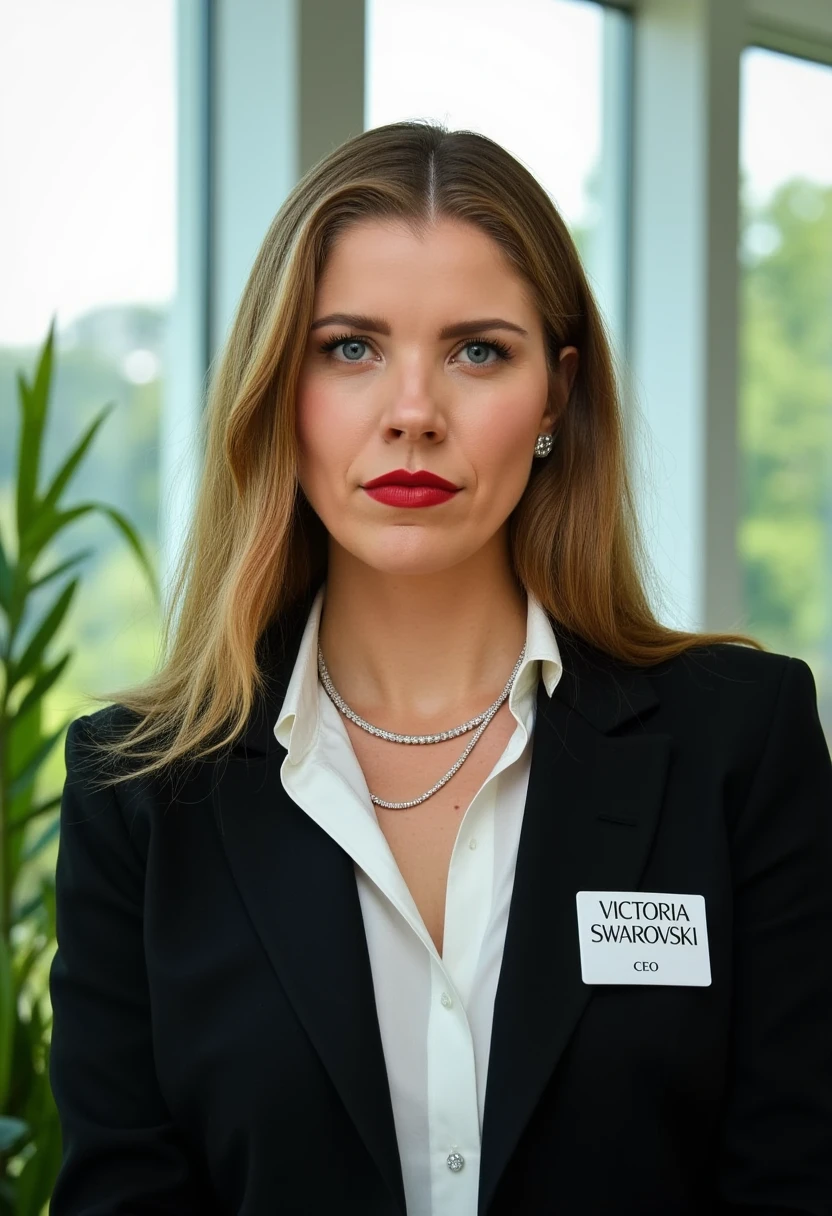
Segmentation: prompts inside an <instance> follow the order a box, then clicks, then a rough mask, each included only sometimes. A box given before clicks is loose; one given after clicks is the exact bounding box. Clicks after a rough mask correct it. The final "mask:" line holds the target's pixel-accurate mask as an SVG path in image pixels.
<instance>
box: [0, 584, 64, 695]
mask: <svg viewBox="0 0 832 1216" xmlns="http://www.w3.org/2000/svg"><path fill="white" fill-rule="evenodd" d="M78 581H79V580H78V579H77V578H74V579H73V580H72V582H70V583H67V585H66V586H65V587H64V589H63V591H62V592H61V594H60V595H59V596H58V598H57V600H56V601H55V603H54V604H53V605H52V607H51V608H50V609H49V612H48V613H47V614H46V617H45V618H44V620H43V622H42V623H41V625H40V627H39V628H38V629H37V630H36V631H35V634H34V636H33V637H32V639H31V641H30V642H29V644H28V645H27V647H26V649H25V650H24V652H23V654H22V655H21V656H20V659H18V660H14V659H13V660H12V662H11V663H10V664H9V668H10V670H9V688H11V687H12V686H13V685H15V684H17V683H18V682H19V681H20V680H22V679H24V678H25V677H26V676H28V675H30V674H31V673H32V672H33V671H34V669H35V668H36V667H37V665H38V663H39V662H40V661H41V656H42V655H43V652H44V650H45V649H46V647H47V646H48V645H49V643H50V642H51V641H52V638H53V637H54V636H55V634H56V632H57V631H58V629H59V628H60V627H61V624H62V623H63V619H64V617H65V616H66V614H67V612H68V610H69V606H70V604H71V603H72V598H73V596H74V595H75V592H76V591H77V589H78Z"/></svg>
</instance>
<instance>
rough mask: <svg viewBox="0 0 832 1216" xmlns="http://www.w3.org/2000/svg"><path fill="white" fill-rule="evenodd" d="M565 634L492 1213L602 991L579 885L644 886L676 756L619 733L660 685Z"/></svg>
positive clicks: (506, 1035)
mask: <svg viewBox="0 0 832 1216" xmlns="http://www.w3.org/2000/svg"><path fill="white" fill-rule="evenodd" d="M555 627H556V628H557V626H555ZM563 639H564V635H563V634H562V633H561V631H560V629H558V641H559V643H561V652H562V658H563V664H564V673H563V675H562V677H561V680H560V682H559V683H558V686H557V688H556V689H555V692H554V694H553V696H552V697H551V698H549V697H548V696H547V695H546V690H545V688H544V686H543V684H542V682H541V684H540V685H539V687H538V700H537V710H538V712H537V717H536V720H535V729H534V733H533V736H532V762H531V771H530V776H529V787H528V794H527V800H526V808H525V813H524V819H523V827H522V831H521V837H520V843H519V848H518V856H517V869H516V876H515V883H514V892H513V896H512V903H511V909H510V914H509V922H508V929H507V933H506V940H505V948H504V954H503V963H502V968H501V972H500V979H499V984H498V988H497V995H496V1000H495V1006H494V1021H493V1029H492V1037H491V1051H490V1057H489V1067H488V1081H487V1087H486V1099H485V1113H484V1119H483V1138H482V1155H481V1168H480V1197H479V1211H480V1213H485V1212H486V1211H487V1210H488V1206H489V1204H490V1202H491V1199H492V1197H493V1195H494V1192H495V1190H496V1187H497V1185H498V1183H499V1180H500V1176H501V1175H502V1173H503V1170H504V1169H505V1166H506V1164H507V1162H508V1160H509V1158H510V1156H511V1154H512V1152H513V1151H514V1149H515V1147H516V1145H517V1143H518V1141H519V1139H520V1136H521V1134H522V1132H523V1129H524V1127H525V1125H526V1123H527V1122H528V1119H529V1117H530V1116H531V1114H532V1111H533V1110H534V1107H535V1105H536V1104H537V1102H538V1100H539V1098H540V1096H541V1094H542V1092H543V1089H544V1088H545V1086H546V1085H547V1083H548V1082H549V1080H550V1078H551V1076H552V1074H553V1072H554V1070H555V1068H556V1066H557V1063H558V1060H559V1059H560V1057H561V1055H562V1053H563V1051H564V1049H565V1047H566V1045H567V1043H568V1041H569V1038H570V1036H571V1034H572V1032H573V1031H574V1029H575V1027H576V1025H577V1023H578V1020H579V1018H580V1017H581V1014H582V1013H583V1011H584V1008H585V1007H586V1004H587V1002H588V1001H589V999H590V997H591V995H592V992H593V988H592V986H591V985H587V984H584V982H583V980H582V978H581V964H580V950H579V945H578V929H577V913H576V906H575V893H576V892H577V891H581V890H638V889H639V884H640V881H641V876H642V873H643V871H644V868H645V865H646V863H647V857H648V853H649V850H650V845H651V842H652V840H653V836H654V833H655V830H656V826H657V823H658V818H659V811H660V807H661V801H662V796H663V792H664V786H665V780H666V775H667V767H668V761H669V757H670V736H669V735H666V734H649V733H647V731H646V730H642V732H641V733H638V734H634V733H631V734H629V735H622V736H618V737H612V738H611V737H610V736H609V735H608V734H607V732H608V731H611V730H613V729H614V728H615V727H618V726H621V725H623V724H624V723H626V722H628V721H630V720H631V719H633V718H640V717H641V715H643V714H645V715H646V714H648V713H649V711H650V710H651V709H652V708H653V707H654V706H655V705H656V704H657V703H658V701H657V697H656V695H655V692H654V689H653V686H652V684H651V683H650V681H649V680H648V679H647V678H646V677H645V676H643V675H642V674H641V673H640V672H639V671H638V669H634V668H630V669H627V668H622V667H620V666H618V665H616V664H615V663H614V661H613V660H610V659H607V658H605V656H603V655H601V654H600V652H598V651H595V650H593V649H592V648H590V647H587V646H586V645H585V644H583V643H581V642H579V641H577V640H574V639H573V640H572V641H569V640H563ZM648 729H649V728H648Z"/></svg>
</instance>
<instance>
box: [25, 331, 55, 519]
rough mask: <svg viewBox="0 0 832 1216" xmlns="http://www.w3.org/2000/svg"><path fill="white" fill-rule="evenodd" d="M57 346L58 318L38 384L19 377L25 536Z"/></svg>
mask: <svg viewBox="0 0 832 1216" xmlns="http://www.w3.org/2000/svg"><path fill="white" fill-rule="evenodd" d="M54 343H55V318H54V317H53V318H52V321H51V323H50V325H49V333H48V335H47V337H46V341H45V342H44V344H43V347H42V349H41V353H40V358H39V360H38V366H37V370H36V372H35V378H34V383H33V384H32V385H31V386H30V385H29V384H27V382H26V381H25V380H24V378H23V376H21V375H20V374H18V377H17V383H18V391H19V394H20V409H21V413H22V418H21V427H20V443H19V446H18V455H17V528H18V532H19V533H20V535H21V536H22V535H23V532H24V531H25V529H26V525H27V522H28V519H29V515H30V512H31V509H32V506H33V504H34V502H35V499H36V497H37V483H38V471H39V469H40V456H41V448H42V445H43V428H44V425H45V423H46V415H47V411H48V408H49V389H50V384H51V380H52V356H53V350H54Z"/></svg>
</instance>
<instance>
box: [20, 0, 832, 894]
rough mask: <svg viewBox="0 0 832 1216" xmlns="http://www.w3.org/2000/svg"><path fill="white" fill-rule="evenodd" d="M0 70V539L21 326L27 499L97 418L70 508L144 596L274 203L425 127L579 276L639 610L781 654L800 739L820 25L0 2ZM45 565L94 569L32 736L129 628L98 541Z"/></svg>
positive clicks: (826, 198)
mask: <svg viewBox="0 0 832 1216" xmlns="http://www.w3.org/2000/svg"><path fill="white" fill-rule="evenodd" d="M0 42H2V45H3V47H4V51H5V54H4V66H3V73H2V76H0V160H1V161H2V165H3V168H4V177H5V188H4V189H3V191H2V193H0V267H2V279H0V282H1V283H2V290H1V291H0V518H2V521H3V524H4V526H5V524H6V523H7V521H10V520H11V518H12V510H13V489H12V481H11V479H12V476H13V466H14V459H15V452H16V434H17V426H18V406H17V395H16V394H17V389H16V377H17V373H18V372H19V371H20V370H23V371H25V372H26V374H27V375H31V374H32V373H33V370H34V365H35V362H36V356H37V352H38V350H39V348H40V346H41V344H42V343H43V341H44V339H45V337H46V334H47V331H48V327H49V323H50V320H51V318H52V317H53V316H55V317H56V319H57V336H56V370H55V379H54V389H53V400H52V406H51V417H50V422H49V429H48V433H47V436H46V448H45V472H46V473H48V472H49V470H51V469H54V468H56V467H57V465H58V464H59V463H60V461H61V459H62V458H64V457H65V455H66V453H67V451H68V450H69V449H70V447H71V445H72V444H73V443H74V442H75V441H76V440H77V438H78V436H79V435H80V434H81V432H82V430H83V428H84V426H85V425H88V424H89V421H90V419H91V418H92V417H93V416H94V415H95V413H96V412H97V411H98V410H99V409H100V408H101V406H102V405H104V404H106V403H107V402H114V403H115V407H116V408H115V409H114V411H113V413H112V414H111V415H110V416H109V418H108V419H107V421H106V423H105V424H104V426H103V428H102V430H101V432H100V434H99V436H98V438H97V440H96V443H95V445H94V447H93V449H92V451H91V453H90V455H89V457H88V459H87V462H86V465H85V473H84V476H83V484H81V485H79V486H75V487H74V489H75V497H76V498H78V497H79V496H83V498H85V499H86V498H88V497H90V496H92V497H95V498H98V499H103V500H105V501H107V502H110V503H112V504H114V505H116V506H118V507H119V508H121V509H122V510H123V511H124V512H125V513H126V514H127V515H129V517H130V518H131V519H132V520H133V521H134V522H135V524H136V526H137V528H138V530H139V532H140V533H141V536H142V538H143V540H144V541H145V543H146V545H147V546H148V548H149V550H150V552H151V553H152V555H153V558H154V561H155V562H156V563H157V566H158V570H159V573H160V577H161V578H162V580H163V581H164V579H165V578H166V577H167V574H168V572H169V570H170V567H171V562H172V560H173V557H174V555H175V553H176V551H177V546H178V544H179V542H180V540H181V536H182V526H183V522H184V520H185V519H186V518H187V515H188V511H189V507H190V503H191V500H192V494H193V488H194V484H195V479H196V477H197V476H198V472H199V465H200V452H199V447H198V443H197V440H196V432H195V428H196V423H197V420H198V418H199V413H200V410H201V408H202V403H203V399H204V389H205V376H206V369H207V367H208V364H209V361H210V360H211V359H212V357H213V356H214V355H215V353H216V352H217V350H218V348H219V346H220V345H221V344H222V341H223V338H224V336H225V333H226V332H227V328H228V325H229V322H230V319H231V315H232V313H233V310H234V307H235V304H236V302H237V299H238V297H239V294H240V292H241V290H242V287H243V284H244V282H245V279H246V276H247V274H248V271H249V268H250V265H251V262H252V260H253V257H254V254H255V251H256V249H257V247H258V246H259V244H260V242H261V240H262V238H263V236H264V234H265V231H266V229H267V227H268V225H269V223H270V221H271V219H272V217H273V215H274V213H275V211H276V210H277V209H278V207H279V206H280V204H281V201H282V199H283V198H284V196H285V194H286V192H287V191H288V190H289V188H290V187H291V186H292V185H293V183H294V182H295V181H296V180H297V177H298V176H299V175H300V174H301V173H302V172H304V171H305V170H306V169H307V168H308V167H309V166H310V165H311V164H312V163H314V162H315V161H316V160H318V159H319V158H320V157H321V156H323V155H325V154H326V153H327V152H328V151H329V150H330V149H331V148H332V147H334V146H335V145H337V144H339V143H340V142H342V141H343V140H344V139H346V138H348V137H349V136H351V135H353V134H355V133H357V132H358V131H360V130H362V129H364V128H367V127H372V126H377V125H379V124H381V123H386V122H390V121H393V120H396V119H400V118H434V119H440V120H441V121H443V122H444V123H446V124H447V125H448V126H450V127H451V128H456V127H467V128H471V129H474V130H477V131H481V132H483V133H485V134H487V135H490V136H492V137H493V138H495V139H496V140H498V141H499V142H501V143H502V144H504V145H505V146H506V147H507V148H508V149H509V150H510V151H511V152H512V153H513V154H514V155H515V156H517V157H518V158H519V159H520V160H522V161H523V162H524V163H525V164H526V165H527V166H528V168H529V169H530V170H531V171H532V172H533V173H534V174H535V175H536V176H537V177H538V178H539V180H540V181H541V182H542V184H543V185H544V187H545V188H546V190H547V191H548V192H549V193H550V195H551V197H552V198H553V200H554V201H555V203H556V204H557V206H558V207H559V208H560V210H561V211H562V213H563V215H564V217H565V219H566V220H567V222H568V224H569V226H570V227H571V230H572V232H573V234H574V236H575V239H576V241H577V243H578V246H579V248H580V250H581V252H582V254H583V257H584V260H585V263H586V266H587V268H588V270H589V272H590V275H591V279H592V282H593V284H594V287H595V290H596V292H597V294H598V298H599V301H600V303H601V306H602V309H603V311H604V313H605V316H606V318H607V321H608V323H609V327H610V330H611V333H612V335H613V339H614V343H615V346H616V351H617V355H618V358H619V365H620V368H621V377H622V383H623V385H624V389H625V399H626V402H627V411H628V420H629V422H630V423H631V425H632V433H633V439H634V443H633V465H634V476H635V477H636V483H637V486H638V492H639V497H640V502H641V508H642V519H643V525H644V530H645V537H646V540H647V545H648V550H649V553H650V556H651V558H652V561H653V563H654V565H655V569H656V572H657V581H656V584H655V586H654V588H653V594H654V597H655V602H656V608H657V611H658V612H659V613H660V615H661V616H662V618H663V619H664V620H666V621H668V622H669V623H673V624H682V625H685V626H691V627H694V628H708V629H742V630H747V631H750V632H752V633H753V634H755V635H756V636H757V637H759V638H760V639H761V640H762V641H764V642H765V643H766V644H767V645H768V646H769V647H771V648H773V649H775V650H778V651H782V652H785V653H788V654H793V655H798V656H800V657H802V658H804V659H805V660H806V661H807V662H808V663H809V664H810V666H811V667H812V669H813V671H814V674H815V678H816V681H817V685H818V690H819V697H820V703H821V709H822V714H823V719H824V723H825V727H826V729H827V731H829V732H832V5H830V4H829V3H828V0H643V2H642V0H633V2H632V3H631V4H630V3H623V2H622V3H616V4H605V3H598V2H595V0H511V3H510V4H509V3H506V2H505V0H499V2H498V0H366V2H365V0H302V2H301V0H72V3H66V2H65V0H26V3H25V4H22V3H19V2H13V0H2V4H0ZM61 543H62V544H64V543H65V544H66V547H67V554H68V553H69V548H70V545H71V547H72V549H73V550H74V549H76V548H78V547H79V545H82V544H88V545H90V546H92V547H93V549H94V556H93V557H91V558H90V560H89V561H88V563H87V566H86V568H85V571H84V577H83V582H82V586H81V588H80V591H79V594H78V596H77V598H76V601H75V603H74V605H73V609H72V611H71V612H70V614H69V616H68V617H67V619H66V621H65V623H64V625H63V626H62V630H61V640H62V641H63V643H64V644H65V645H67V646H73V647H74V648H75V657H74V660H73V663H72V665H71V666H70V668H69V669H68V671H67V674H66V676H65V677H64V678H63V679H62V681H61V682H60V684H59V685H58V687H57V688H56V689H55V690H54V692H53V693H52V694H51V695H50V698H49V704H48V707H47V712H48V714H49V716H50V717H51V718H52V719H53V721H54V722H55V723H56V724H57V723H59V722H61V721H64V720H65V719H66V718H67V717H69V716H73V715H77V714H81V713H84V712H89V711H91V710H92V709H94V708H96V707H97V706H96V705H95V704H94V703H92V702H91V700H90V699H89V696H88V694H89V692H90V691H93V692H99V691H103V690H106V689H109V688H113V687H116V686H119V685H122V684H124V683H126V682H130V681H133V680H138V679H141V678H142V677H143V676H144V675H146V674H149V672H150V671H151V669H152V667H153V665H154V663H155V661H156V659H157V644H158V624H159V622H158V616H157V614H158V609H157V607H156V605H155V603H154V601H153V600H152V597H151V595H150V592H149V590H148V587H147V583H146V580H145V579H144V578H143V576H142V574H141V571H140V570H139V568H138V566H137V564H136V562H135V559H134V557H133V556H132V554H131V553H130V552H129V549H128V548H127V546H125V544H124V543H123V540H122V539H121V538H119V536H118V535H117V533H116V532H115V531H114V530H113V529H112V528H111V527H110V526H109V525H108V523H107V521H106V520H102V519H100V518H99V517H97V516H89V517H85V518H83V519H81V520H79V521H78V522H77V524H76V525H75V526H74V530H73V536H72V538H71V539H68V540H67V541H66V542H63V541H62V542H61ZM41 780H42V783H43V787H44V793H46V794H48V793H49V792H50V790H51V791H53V792H54V791H56V790H57V791H59V790H60V786H61V783H62V780H63V755H62V749H61V748H56V749H55V750H54V751H53V753H52V755H51V757H50V760H49V763H48V765H47V767H46V769H45V770H44V773H43V775H42V778H41ZM54 856H55V854H54V850H53V851H52V852H47V853H46V854H45V855H44V857H43V866H44V868H45V869H46V870H48V869H49V867H50V865H52V864H54Z"/></svg>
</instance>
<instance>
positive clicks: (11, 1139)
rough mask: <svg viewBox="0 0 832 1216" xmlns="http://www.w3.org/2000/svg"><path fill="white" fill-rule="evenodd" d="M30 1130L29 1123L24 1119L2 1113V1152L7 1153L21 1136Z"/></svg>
mask: <svg viewBox="0 0 832 1216" xmlns="http://www.w3.org/2000/svg"><path fill="white" fill-rule="evenodd" d="M28 1130H29V1124H28V1123H24V1122H23V1120H22V1119H11V1118H9V1116H8V1115H0V1153H6V1152H8V1151H9V1149H10V1148H11V1147H12V1145H13V1144H15V1143H16V1142H17V1141H18V1140H19V1139H20V1138H21V1136H24V1135H25V1134H26V1132H28Z"/></svg>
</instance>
